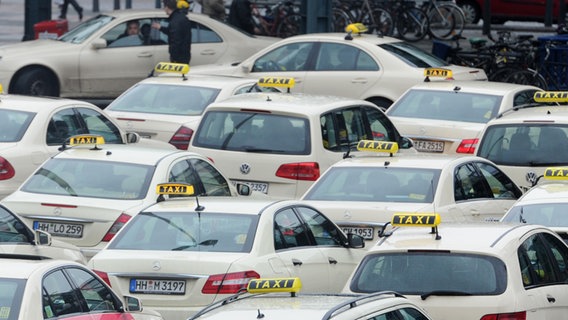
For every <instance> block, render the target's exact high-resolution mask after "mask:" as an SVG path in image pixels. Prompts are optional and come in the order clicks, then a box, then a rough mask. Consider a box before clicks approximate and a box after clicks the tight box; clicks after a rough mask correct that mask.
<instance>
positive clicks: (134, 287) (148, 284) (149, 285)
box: [130, 279, 185, 294]
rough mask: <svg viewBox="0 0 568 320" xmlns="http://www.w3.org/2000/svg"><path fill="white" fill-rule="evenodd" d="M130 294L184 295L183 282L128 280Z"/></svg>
mask: <svg viewBox="0 0 568 320" xmlns="http://www.w3.org/2000/svg"><path fill="white" fill-rule="evenodd" d="M130 292H131V293H145V294H185V281H184V280H151V279H130Z"/></svg>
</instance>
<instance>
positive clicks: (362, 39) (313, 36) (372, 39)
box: [279, 32, 404, 46]
mask: <svg viewBox="0 0 568 320" xmlns="http://www.w3.org/2000/svg"><path fill="white" fill-rule="evenodd" d="M346 35H347V33H343V32H328V33H308V34H300V35H296V36H292V37H288V38H286V39H284V40H282V41H281V42H279V43H285V42H296V41H297V40H308V41H318V42H319V41H334V40H335V41H337V40H342V41H353V42H358V43H364V44H366V45H372V46H375V45H380V44H385V43H398V42H404V41H402V40H400V39H397V38H393V37H387V36H380V35H377V34H367V33H362V34H354V35H352V38H353V39H352V40H347V39H345V37H346Z"/></svg>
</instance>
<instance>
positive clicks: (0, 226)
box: [0, 206, 32, 244]
mask: <svg viewBox="0 0 568 320" xmlns="http://www.w3.org/2000/svg"><path fill="white" fill-rule="evenodd" d="M31 238H32V235H31V234H30V231H29V229H28V228H27V227H26V226H25V225H24V224H23V223H22V222H21V221H20V220H19V219H17V218H16V217H15V216H14V215H13V214H11V213H10V212H9V211H8V210H7V209H5V208H4V207H2V206H0V244H2V243H8V242H9V243H14V242H16V243H17V242H25V243H29V242H30V239H31Z"/></svg>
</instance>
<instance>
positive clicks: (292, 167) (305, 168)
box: [276, 162, 320, 181]
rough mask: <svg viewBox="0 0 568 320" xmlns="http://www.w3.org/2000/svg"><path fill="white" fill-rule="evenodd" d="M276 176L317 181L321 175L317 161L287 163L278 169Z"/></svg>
mask: <svg viewBox="0 0 568 320" xmlns="http://www.w3.org/2000/svg"><path fill="white" fill-rule="evenodd" d="M276 176H277V177H280V178H286V179H293V180H306V181H316V180H317V179H318V178H319V176H320V169H319V164H318V163H317V162H298V163H286V164H283V165H281V166H280V168H278V170H277V171H276Z"/></svg>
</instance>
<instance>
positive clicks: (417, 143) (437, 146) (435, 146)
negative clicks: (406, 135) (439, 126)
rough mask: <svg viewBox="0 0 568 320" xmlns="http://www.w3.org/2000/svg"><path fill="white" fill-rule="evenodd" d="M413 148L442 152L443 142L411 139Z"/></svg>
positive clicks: (422, 150)
mask: <svg viewBox="0 0 568 320" xmlns="http://www.w3.org/2000/svg"><path fill="white" fill-rule="evenodd" d="M412 141H413V142H414V148H415V149H416V150H418V151H421V152H444V142H442V141H427V140H412Z"/></svg>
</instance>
